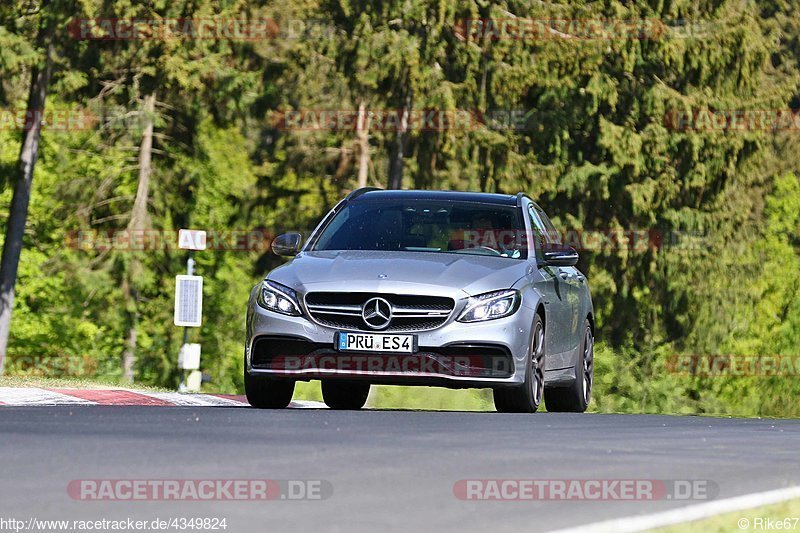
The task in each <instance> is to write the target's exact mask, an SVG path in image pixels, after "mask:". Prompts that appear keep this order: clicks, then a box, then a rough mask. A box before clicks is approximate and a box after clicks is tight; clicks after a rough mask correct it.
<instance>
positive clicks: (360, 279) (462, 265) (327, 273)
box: [267, 251, 528, 298]
mask: <svg viewBox="0 0 800 533" xmlns="http://www.w3.org/2000/svg"><path fill="white" fill-rule="evenodd" d="M527 267H528V263H527V261H524V260H519V259H508V258H505V257H491V256H481V255H466V254H449V253H434V252H380V251H320V252H303V253H301V254H299V255H298V256H297V257H295V258H294V259H293V260H292V261H290V262H289V263H287V264H285V265H282V266H280V267H278V268H276V269H275V270H273V271H272V272H270V273H269V274H268V275H267V279H270V280H273V281H276V282H278V283H281V284H283V285H286V286H288V287H291V288H293V289H295V290H297V291H299V292H302V293H305V292H308V291H311V290H313V291H329V290H330V291H363V292H395V291H400V292H416V293H421V294H430V295H437V296H438V295H441V296H450V297H453V298H462V297H465V296H467V295H469V296H473V295H476V294H480V293H482V292H487V291H492V290H498V289H508V288H510V287H512V286H513V285H514V283H515V282H516V281H517V280H519V279H520V278H521V277H523V276H524V275H525V273H526V271H527Z"/></svg>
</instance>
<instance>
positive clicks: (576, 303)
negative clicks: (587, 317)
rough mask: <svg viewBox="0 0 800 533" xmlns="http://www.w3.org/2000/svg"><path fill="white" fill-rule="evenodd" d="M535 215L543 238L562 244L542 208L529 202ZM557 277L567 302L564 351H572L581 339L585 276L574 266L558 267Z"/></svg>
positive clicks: (552, 243) (552, 242) (551, 242)
mask: <svg viewBox="0 0 800 533" xmlns="http://www.w3.org/2000/svg"><path fill="white" fill-rule="evenodd" d="M531 204H532V206H533V209H534V211H535V213H536V215H537V217H538V218H539V219H540V220H541V221H542V224H543V226H544V228H545V240H546V242H547V243H548V244H550V245H562V244H563V242H562V239H561V234H560V233H559V232H558V230H556V228H555V226H554V225H553V222H552V221H551V220H550V218H549V217H548V216H547V214H546V213H545V212H544V210H543V209H542V208H541V207H539V206H538V205H536V203H534V202H531ZM557 270H558V278H559V279H560V280H561V281H562V282H563V283H564V289H565V293H566V300H567V302H568V304H569V309H570V311H569V316H568V318H567V322H566V325H567V328H568V330H569V333H568V335H567V336H566V338H565V341H566V342H565V343H564V346H565V347H566V349H565V350H564V351H567V350H569V351H574V350H575V349H576V348H577V347H578V344H580V341H581V333H583V332H582V323H581V322H582V321H581V319H580V318H581V317H580V311H581V294H582V293H583V292H584V286H583V285H584V283H586V278H585V276H584V275H583V274H581V272H580V271H579V270H578V269H577V268H575V267H574V266H568V267H558V268H557Z"/></svg>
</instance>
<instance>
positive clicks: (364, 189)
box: [344, 187, 383, 201]
mask: <svg viewBox="0 0 800 533" xmlns="http://www.w3.org/2000/svg"><path fill="white" fill-rule="evenodd" d="M382 190H383V189H381V188H380V187H361V188H360V189H356V190H354V191H353V192H351V193H350V194H348V195H347V196H345V198H344V199H345V201H349V200H352V199H353V198H358V197H359V196H361V195H362V194H364V193H367V192H370V191H382Z"/></svg>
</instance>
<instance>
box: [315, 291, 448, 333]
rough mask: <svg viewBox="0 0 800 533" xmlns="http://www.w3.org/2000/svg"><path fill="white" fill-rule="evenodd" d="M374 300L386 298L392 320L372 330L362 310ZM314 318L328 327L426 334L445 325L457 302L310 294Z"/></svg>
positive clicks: (407, 296)
mask: <svg viewBox="0 0 800 533" xmlns="http://www.w3.org/2000/svg"><path fill="white" fill-rule="evenodd" d="M372 298H382V299H384V300H386V301H387V302H389V304H390V305H391V307H392V316H391V321H390V322H389V324H388V326H385V327H383V328H371V327H369V326H368V325H367V323H366V322H365V321H364V318H363V316H362V309H363V306H364V304H365V303H367V302H368V301H370V300H371V299H372ZM305 302H306V308H307V309H308V312H309V314H310V315H311V318H313V319H314V320H315V321H316V322H318V323H319V324H322V325H324V326H328V327H332V328H338V329H347V330H358V331H385V332H403V331H424V330H428V329H434V328H438V327H440V326H442V325H443V324H444V323H445V322H447V319H448V317H449V316H450V313H452V312H453V308H454V307H455V301H454V300H453V299H452V298H447V297H443V296H424V295H410V294H385V293H369V292H310V293H308V294H306V297H305Z"/></svg>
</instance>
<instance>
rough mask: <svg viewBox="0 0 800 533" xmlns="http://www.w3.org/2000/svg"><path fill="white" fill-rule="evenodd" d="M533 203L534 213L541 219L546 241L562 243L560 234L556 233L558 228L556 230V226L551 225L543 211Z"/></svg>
mask: <svg viewBox="0 0 800 533" xmlns="http://www.w3.org/2000/svg"><path fill="white" fill-rule="evenodd" d="M533 205H534V207H535V208H536V214H537V215H538V218H540V219H541V221H542V224H543V225H544V235H545V239H546V240H547V242H548V243H549V244H562V243H561V235H560V234H559V233H558V230H556V227H555V226H553V223H552V222H551V221H550V219H549V218H548V217H547V215H546V214H545V212H544V211H543V210H542V208H541V207H539V206H538V205H536V204H533Z"/></svg>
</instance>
